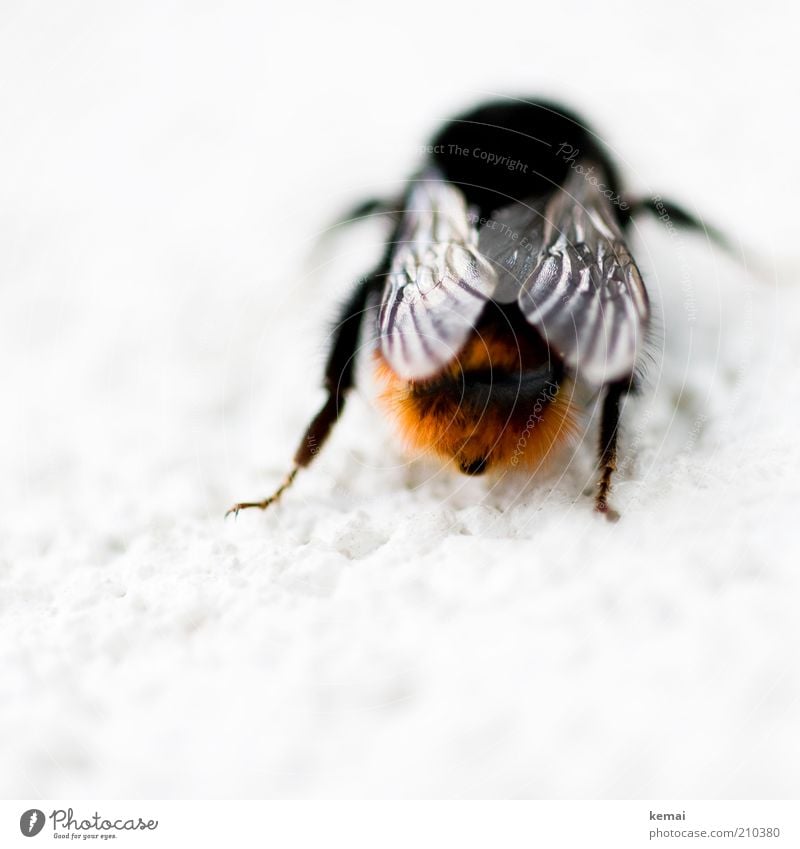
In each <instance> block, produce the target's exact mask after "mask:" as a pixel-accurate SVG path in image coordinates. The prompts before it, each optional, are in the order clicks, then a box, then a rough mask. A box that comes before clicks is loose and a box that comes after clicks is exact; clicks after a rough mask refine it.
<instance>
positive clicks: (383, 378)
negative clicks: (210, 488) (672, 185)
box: [228, 100, 705, 518]
mask: <svg viewBox="0 0 800 849" xmlns="http://www.w3.org/2000/svg"><path fill="white" fill-rule="evenodd" d="M425 151H426V158H425V162H424V163H423V164H422V167H421V168H420V169H419V170H418V171H417V172H416V173H415V174H414V176H413V177H412V178H411V179H410V180H409V181H408V183H407V186H406V189H405V192H404V194H403V196H402V198H400V199H399V200H395V201H394V202H391V201H389V202H387V201H380V200H375V201H369V202H367V203H365V204H363V205H362V206H360V207H359V208H358V209H357V210H354V211H353V214H352V215H351V219H352V218H358V217H359V216H362V215H366V214H367V213H372V212H375V211H377V212H379V213H381V214H384V215H386V216H387V217H388V218H389V220H390V221H391V226H392V233H391V236H390V238H389V240H388V242H387V247H386V249H385V252H384V255H383V257H382V259H381V261H380V263H379V264H378V266H377V267H376V268H375V269H374V270H373V271H372V272H371V273H369V274H367V275H366V276H365V277H364V278H363V279H361V280H360V281H359V283H358V284H357V286H356V287H355V288H354V290H353V292H352V294H351V296H350V298H349V300H348V301H347V303H346V304H345V305H344V308H343V310H342V312H341V315H340V316H339V320H338V322H337V323H336V330H335V333H334V336H333V342H332V346H331V350H330V353H329V356H328V360H327V364H326V368H325V377H324V386H325V389H326V391H327V400H326V401H325V403H324V405H323V407H322V409H320V411H319V412H318V413H317V415H316V416H315V417H314V419H313V421H312V422H311V424H310V425H309V426H308V428H307V430H306V432H305V434H304V435H303V438H302V440H301V441H300V445H299V447H298V449H297V452H296V454H295V457H294V465H293V467H292V470H291V471H290V472H289V474H288V476H287V477H286V479H285V480H284V482H283V483H282V484H281V486H280V487H279V488H278V489H277V490H276V492H275V493H274V494H272V495H271V496H269V497H268V498H265V499H264V500H262V501H253V502H242V503H239V504H236V505H235V506H234V507H232V508H231V510H229V511H228V512H229V513H231V512H233V513H237V514H238V512H239V511H240V510H242V509H245V508H249V507H258V508H261V509H265V508H267V507H269V506H270V505H271V504H273V503H274V502H275V501H276V500H277V499H278V498H279V497H280V496H281V494H282V493H283V492H284V491H285V490H286V489H287V487H289V486H290V485H291V483H292V481H293V480H294V479H295V476H296V475H297V473H298V471H299V470H300V469H302V468H304V467H306V466H308V465H309V463H311V461H312V460H313V458H314V457H315V456H316V455H317V453H318V452H319V450H320V449H321V448H322V446H323V444H324V443H325V440H326V438H327V436H328V435H329V433H330V431H331V429H332V427H333V426H334V424H335V423H336V421H337V420H338V418H339V416H340V415H341V413H342V410H343V409H344V406H345V401H346V398H347V395H348V393H349V392H350V390H351V388H352V387H353V385H354V381H355V358H356V353H357V351H358V350H359V349H361V348H362V347H364V339H367V340H368V343H369V344H368V348H369V349H371V352H372V353H371V357H372V368H373V371H374V375H375V377H376V379H377V381H378V385H379V386H380V387H381V389H380V400H381V403H382V405H383V407H384V409H385V410H386V411H387V412H388V413H390V414H391V415H393V416H394V417H395V418H396V420H397V423H398V426H399V429H400V431H401V433H402V435H403V437H404V438H405V440H406V442H407V443H408V444H409V445H410V446H411V447H413V448H415V449H421V450H423V451H428V452H431V453H433V454H436V455H438V456H440V457H444V458H446V459H447V460H449V461H452V462H453V463H454V465H455V467H456V468H457V469H459V470H460V471H461V472H463V473H464V474H467V475H480V474H483V473H485V472H487V471H488V470H505V469H512V468H514V467H519V466H522V467H527V468H528V469H532V470H535V469H537V468H539V467H540V466H541V464H542V463H543V462H544V461H545V460H546V459H547V458H548V457H550V456H552V455H555V453H556V452H557V450H558V449H559V448H560V447H561V446H562V445H563V444H565V443H567V442H568V441H569V440H570V438H571V437H573V436H574V435H575V433H576V429H577V427H578V423H579V421H580V419H581V417H582V414H583V413H584V411H585V410H586V408H587V404H588V403H590V402H594V403H598V404H599V405H600V408H601V409H600V416H599V434H598V467H599V471H598V480H597V490H596V494H595V499H594V504H595V507H596V509H597V510H598V511H599V512H601V513H604V514H606V515H607V516H609V517H612V518H613V517H615V516H616V514H615V512H614V511H613V510H612V509H611V508H610V505H609V495H610V491H611V482H612V477H613V473H614V470H615V468H616V465H617V442H618V433H619V424H620V414H621V408H622V402H623V399H624V398H625V396H626V395H627V394H628V393H630V392H633V391H635V390H636V388H637V384H638V377H637V375H638V370H637V366H638V364H639V363H640V360H641V356H642V352H643V349H644V347H645V345H646V341H647V337H648V331H649V328H650V323H651V309H650V304H649V299H648V294H647V289H646V287H645V284H644V281H643V280H642V276H641V274H640V273H639V270H638V268H637V266H636V263H635V261H634V259H633V257H632V255H631V253H630V250H629V247H628V244H627V241H626V234H627V232H628V230H629V227H630V223H631V221H632V218H633V216H634V215H636V214H638V213H639V212H642V211H650V212H652V213H655V214H658V215H663V210H667V212H668V214H669V216H670V218H671V220H672V221H673V222H675V223H677V224H682V225H685V226H689V227H694V228H702V229H705V228H703V225H701V224H700V223H699V222H698V221H697V220H696V219H694V218H693V217H692V216H691V215H689V214H688V213H686V212H685V211H684V210H682V209H681V208H680V207H678V206H676V205H675V204H672V203H668V202H666V201H664V200H663V199H662V198H660V197H658V198H657V199H655V198H654V199H652V200H651V199H643V200H635V199H633V198H631V197H629V196H628V195H626V194H624V192H623V188H622V186H621V183H620V179H619V175H618V172H617V168H616V166H615V164H614V162H613V161H612V159H611V157H610V156H609V154H608V152H607V151H606V149H605V148H604V146H603V145H602V143H601V142H600V140H599V138H598V137H597V135H596V134H595V133H593V132H592V131H591V130H590V129H588V127H587V125H586V124H585V123H584V122H583V121H582V120H581V119H580V118H578V117H577V116H575V115H573V114H572V113H570V112H569V111H567V110H566V109H564V108H562V107H560V106H557V105H555V104H551V103H546V102H525V101H512V100H508V101H499V102H492V103H488V104H485V105H482V106H480V107H478V108H477V109H474V110H473V111H471V112H468V113H466V114H463V115H461V116H459V117H457V118H455V119H454V120H452V121H450V122H449V123H448V124H446V125H445V126H444V127H443V128H442V129H441V130H440V131H439V133H438V134H437V135H436V136H435V137H434V138H433V139H432V140H431V142H430V144H429V145H427V146H426V147H425ZM656 200H657V206H656Z"/></svg>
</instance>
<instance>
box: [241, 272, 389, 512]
mask: <svg viewBox="0 0 800 849" xmlns="http://www.w3.org/2000/svg"><path fill="white" fill-rule="evenodd" d="M382 282H383V274H378V273H376V274H373V275H370V276H369V277H366V278H364V279H363V280H362V281H361V282H360V283H359V285H358V287H357V288H356V290H355V291H354V292H353V294H352V295H351V296H350V299H349V300H348V302H347V303H346V304H345V305H344V307H343V308H342V310H341V312H340V314H339V320H338V322H337V323H336V325H335V327H334V331H333V346H332V348H331V352H330V354H329V355H328V362H327V364H326V366H325V383H324V385H325V389H326V390H327V392H328V397H327V399H326V401H325V403H324V404H323V406H322V409H321V410H320V411H319V412H318V413H317V415H316V416H314V418H313V420H312V422H311V424H310V425H309V426H308V428H307V429H306V432H305V434H304V435H303V438H302V440H301V441H300V445H299V446H298V448H297V451H296V453H295V455H294V465H293V467H292V470H291V471H290V472H289V474H288V475H287V476H286V478H285V479H284V481H283V483H282V484H281V485H280V486H279V487H278V489H277V490H276V491H275V492H274V493H273V494H272V495H270V496H269V497H268V498H264V499H263V500H262V501H242V502H240V503H238V504H234V506H233V507H231V509H230V510H228V512H227V513H226V514H225V515H226V516H227V515H229V514H230V513H234V514H238V513H239V511H240V510H244V509H247V508H248V507H258V508H259V509H260V510H266V508H267V507H269V506H270V504H273V503H274V502H275V501H277V500H278V499H279V498H280V496H281V495H282V494H283V492H284V491H285V490H286V489H288V488H289V487H290V486H291V484H292V481H294V479H295V477H296V475H297V472H298V471H299V470H300V469H302V468H303V467H305V466H307V465H308V464H309V463H310V462H311V461H312V460H313V459H314V457H316V455H317V454H318V453H319V451H320V449H321V448H322V446H323V444H324V443H325V440H326V439H327V438H328V435H329V434H330V432H331V430H332V428H333V426H334V424H336V421H337V420H338V418H339V416H340V415H341V413H342V410H343V409H344V403H345V400H346V397H347V390H349V389H350V388H351V387H352V385H353V370H354V366H355V355H356V348H357V346H358V339H359V334H360V331H361V324H362V321H363V319H364V315H365V310H366V307H367V298H368V297H369V293H370V292H371V291H372V290H373V288H374V287H376V286H377V285H378V284H379V283H382Z"/></svg>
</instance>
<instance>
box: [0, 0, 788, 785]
mask: <svg viewBox="0 0 800 849" xmlns="http://www.w3.org/2000/svg"><path fill="white" fill-rule="evenodd" d="M764 5H765V4H761V5H760V7H759V9H758V10H757V11H753V13H752V15H750V13H749V12H748V13H744V12H741V11H738V12H736V13H735V14H734V13H733V12H730V13H727V12H726V17H725V19H724V20H721V19H718V18H717V13H716V12H715V11H713V9H714V8H716V6H712V5H711V4H709V5H708V6H706V5H705V4H703V3H692V4H690V5H687V9H686V11H685V12H683V13H681V12H680V11H679V10H678V9H677V8H676V7H674V6H670V7H669V8H666V7H665V8H664V9H663V10H661V11H660V12H658V13H656V11H655V10H654V8H652V7H650V8H641V9H640V8H639V7H638V5H636V6H635V5H633V4H630V5H628V6H627V7H626V6H625V5H622V6H618V5H617V4H614V6H613V8H609V9H602V10H597V11H592V10H591V9H589V8H587V9H585V10H583V11H581V10H580V9H576V8H573V7H571V9H572V17H571V18H570V19H567V18H565V17H564V15H565V13H564V11H563V10H558V11H550V12H545V11H543V10H542V11H538V12H535V13H534V11H532V10H531V9H530V8H529V7H528V5H527V4H519V5H518V6H509V5H508V4H503V6H502V7H500V8H499V9H498V10H494V9H492V8H491V7H487V6H486V5H485V4H481V5H479V6H478V7H476V8H475V9H474V10H472V11H469V10H466V9H464V8H462V6H461V4H459V8H458V11H455V10H450V11H446V10H445V9H443V8H442V9H439V8H438V7H436V8H432V7H430V4H423V7H424V12H423V11H422V10H420V12H419V13H415V12H414V11H413V10H411V9H409V8H408V4H405V6H404V14H403V16H402V17H401V18H399V19H398V18H397V17H396V16H395V17H393V19H392V21H391V26H389V22H387V21H385V20H383V19H382V18H381V15H382V14H383V13H382V12H381V11H380V9H379V7H378V6H375V5H369V6H364V7H362V8H358V9H354V10H352V11H351V12H350V16H349V18H347V19H345V17H342V16H343V14H344V13H342V12H340V11H338V10H334V8H333V7H331V8H330V9H323V8H321V7H320V8H318V9H307V8H306V7H305V6H304V5H302V4H300V5H298V4H295V5H294V6H293V7H291V8H289V9H286V10H283V11H275V12H273V13H272V15H273V17H262V15H264V14H265V13H262V12H259V11H258V9H257V7H255V6H253V7H247V6H244V5H236V6H233V7H231V6H229V5H228V4H226V5H225V7H224V11H223V7H222V6H220V7H219V8H217V9H215V8H213V7H212V6H205V7H203V8H202V10H199V9H197V8H196V5H195V4H185V5H181V4H177V5H176V4H172V5H169V6H163V5H162V4H152V5H151V6H148V7H147V8H145V9H142V8H141V7H140V6H139V5H138V4H137V5H136V6H131V7H129V10H128V12H127V14H126V16H125V17H114V16H112V13H111V11H110V7H107V6H105V5H104V4H98V5H97V6H96V7H91V6H89V5H87V6H85V7H83V8H82V10H81V11H80V12H76V11H74V10H73V11H67V8H66V7H61V6H53V5H52V4H50V5H49V6H48V7H46V11H45V7H42V8H36V7H35V6H34V7H24V6H23V5H22V4H17V5H16V6H15V5H14V4H11V5H10V6H8V7H7V8H6V9H4V12H3V18H2V19H1V20H0V79H2V80H3V82H2V84H0V140H1V142H2V149H3V156H2V163H1V164H0V185H2V187H3V188H2V195H0V355H1V356H2V363H3V367H2V371H1V372H0V392H2V397H3V400H4V404H3V415H2V417H1V418H0V468H2V469H3V474H2V477H0V753H1V754H0V794H2V795H9V796H25V797H36V796H45V797H63V798H77V797H81V796H88V797H128V796H137V795H141V796H149V797H158V796H244V797H260V796H292V795H297V796H397V795H399V796H412V797H430V796H470V797H472V796H502V797H505V796H511V797H520V796H524V797H527V796H532V797H559V796H565V797H579V796H588V797H595V796H599V797H638V796H644V797H692V796H695V797H724V796H767V797H769V796H794V797H796V796H797V793H798V791H799V790H800V766H799V765H800V735H798V728H797V716H798V713H799V711H798V692H800V689H799V686H798V685H799V681H798V651H797V646H798V644H800V640H799V639H798V638H799V637H800V625H799V624H798V622H800V619H799V618H798V616H797V605H798V583H799V581H800V577H799V574H800V568H799V567H800V564H798V560H800V558H798V556H797V555H798V544H797V515H798V500H799V499H798V496H799V495H800V492H798V490H799V489H800V486H798V476H797V470H798V460H800V457H799V456H798V454H799V452H798V440H797V436H796V431H797V421H798V416H800V389H799V388H798V381H797V379H796V364H797V362H798V358H800V334H798V324H799V322H800V318H798V316H799V315H800V298H799V297H798V293H797V291H796V290H795V287H794V283H795V282H796V279H797V274H796V268H797V255H796V253H795V244H796V235H795V233H794V230H795V227H796V220H797V214H796V208H795V204H796V199H797V197H798V196H800V193H798V178H797V171H796V168H795V166H794V160H793V159H790V158H789V157H791V151H792V140H793V139H795V138H797V131H798V121H797V118H796V116H795V114H789V112H790V111H792V112H796V110H794V109H791V110H789V109H787V105H789V104H792V106H793V104H794V103H796V100H797V91H796V82H795V81H796V78H797V74H796V67H795V68H794V70H792V69H791V68H790V67H789V63H790V62H791V63H794V62H795V60H794V58H793V56H794V53H795V51H794V47H793V45H792V44H791V43H790V39H791V37H792V36H791V32H792V27H791V25H790V22H788V21H783V22H781V21H778V22H776V20H775V15H774V14H770V13H769V11H768V10H766V9H765V8H764ZM769 5H770V4H766V6H769ZM774 8H775V10H778V9H780V6H779V5H778V4H775V7H774ZM659 14H660V15H662V16H663V18H662V19H659V18H658V15H659ZM745 14H747V15H748V17H742V16H743V15H745ZM735 15H739V16H740V17H736V16H735ZM476 16H477V17H476ZM404 22H405V23H404ZM558 32H561V33H562V34H563V35H564V39H566V40H567V42H568V43H569V48H570V49H569V60H568V61H566V60H565V57H564V55H563V52H562V50H563V46H564V43H565V42H564V39H560V38H556V37H555V36H554V34H555V33H558ZM712 32H713V42H712V45H711V49H712V57H711V58H709V56H708V38H709V33H712ZM454 36H455V38H454ZM744 41H747V43H749V44H751V45H757V49H754V50H748V51H744V50H743V48H742V43H743V42H744ZM412 42H413V43H414V44H415V45H416V47H415V49H414V50H413V51H411V50H410V48H409V47H408V45H409V44H410V43H412ZM454 43H455V44H458V49H454V48H453V46H452V45H453V44H454ZM443 45H444V46H443ZM534 47H535V49H533V48H534ZM412 56H413V57H416V58H413V59H412ZM476 57H477V58H476ZM767 81H768V83H769V85H766V82H767ZM792 87H794V89H795V90H792ZM488 91H522V92H524V91H534V92H536V91H543V92H546V93H549V94H553V95H562V96H565V97H566V98H567V99H569V100H570V101H571V102H572V104H573V105H574V106H575V107H576V108H582V109H583V110H584V111H586V112H588V114H589V117H591V118H593V119H594V120H595V122H596V123H597V124H598V125H599V126H600V129H601V131H602V132H605V133H606V136H607V138H608V140H609V141H610V143H611V144H612V145H613V146H614V147H615V148H616V149H617V150H618V151H619V154H620V155H621V156H622V157H624V158H625V159H626V161H627V167H628V169H629V173H630V174H631V180H632V182H633V183H634V184H635V185H637V186H638V187H639V188H640V189H641V190H642V191H654V190H658V191H662V192H663V193H664V194H667V193H671V194H673V195H675V196H677V197H679V198H681V199H682V200H684V201H685V202H687V203H688V204H689V205H694V206H697V207H698V208H699V209H701V210H702V211H703V212H705V213H706V214H707V215H708V217H709V218H711V219H714V220H716V221H718V222H719V223H721V224H722V225H724V226H726V227H728V228H729V229H730V230H732V231H733V232H734V233H735V234H736V235H738V236H740V237H742V239H743V241H744V242H746V243H747V245H748V246H749V247H750V248H757V249H760V253H761V258H762V263H763V265H764V266H765V268H766V274H765V277H764V279H761V280H757V281H756V280H752V279H749V278H747V276H746V275H744V274H743V273H742V272H741V271H739V270H737V269H736V268H735V267H734V266H733V265H732V264H731V263H730V262H729V261H727V260H725V259H724V258H721V257H719V256H718V255H716V254H714V253H713V252H712V251H710V250H708V248H707V247H706V246H704V245H703V243H702V242H701V241H698V240H693V239H691V238H689V237H681V238H680V239H673V238H671V237H670V236H669V235H668V234H666V233H665V232H664V231H663V230H661V229H659V227H658V226H656V225H655V224H654V223H649V224H647V225H643V227H642V233H641V235H640V238H639V241H638V249H637V255H638V256H639V257H640V259H641V264H642V267H643V270H644V271H645V273H646V274H647V279H648V282H649V285H650V287H651V289H652V291H653V295H654V299H655V300H656V301H657V302H658V303H659V304H660V305H661V307H660V312H661V316H662V325H663V327H664V338H665V346H664V347H665V351H664V352H663V353H662V352H661V351H660V347H659V346H656V347H655V351H654V353H655V357H656V361H657V363H659V365H654V366H653V367H651V369H650V378H651V388H650V390H649V392H648V394H647V395H645V396H644V397H643V398H641V399H639V400H638V401H636V402H635V403H634V404H632V405H631V410H630V412H631V413H636V414H635V415H631V416H629V418H628V424H627V429H626V440H625V452H626V453H625V456H626V457H627V458H628V459H627V460H626V461H625V467H624V469H623V473H622V474H621V475H620V480H619V485H618V487H617V491H616V499H617V503H618V505H619V506H620V507H621V508H622V510H623V513H624V516H623V519H622V521H621V522H620V523H619V524H617V525H609V524H606V523H604V522H602V521H600V520H598V518H597V517H596V516H594V515H593V514H592V512H591V509H590V503H589V500H588V499H587V498H585V497H582V496H581V495H580V493H581V490H582V489H583V488H584V487H585V486H586V485H587V482H588V481H589V480H590V476H591V462H590V452H589V451H588V449H587V450H584V449H581V450H579V451H578V453H577V455H576V458H575V460H574V462H572V463H571V464H569V467H568V468H567V471H566V474H564V475H563V476H562V475H560V473H559V470H556V471H555V472H554V473H553V474H551V475H550V476H549V477H547V478H545V479H543V480H541V481H534V482H529V483H526V482H525V481H512V480H506V481H502V482H501V483H500V484H498V485H497V486H496V487H495V488H491V483H490V482H487V481H481V480H465V479H462V478H456V477H451V476H449V475H443V474H435V473H434V474H431V471H430V469H428V468H427V467H425V466H422V465H419V464H410V465H408V464H405V463H404V461H403V460H402V458H401V457H400V455H399V454H398V452H397V450H396V448H395V447H394V445H393V442H392V440H391V439H390V438H389V437H388V435H387V433H386V430H385V429H384V428H382V427H381V426H380V425H379V424H378V420H377V419H376V417H375V416H374V414H373V413H372V411H371V410H369V409H368V407H367V405H365V404H364V403H363V402H361V401H360V400H359V399H354V401H353V403H352V405H351V406H350V408H349V409H348V411H347V415H346V416H345V418H344V420H343V421H342V423H341V426H340V428H339V430H338V431H337V433H336V435H335V436H334V438H333V439H332V441H331V443H330V445H329V446H328V448H327V449H326V451H325V452H324V453H323V455H322V456H321V457H320V458H319V461H318V464H317V466H316V467H315V468H313V469H312V470H310V471H309V472H307V473H305V474H304V475H302V476H301V477H300V478H299V479H298V481H297V484H296V487H295V489H294V490H293V491H292V492H291V493H290V494H289V495H288V496H287V498H286V500H285V503H284V504H283V505H282V506H281V508H280V509H278V510H275V511H273V512H272V513H270V514H267V515H260V514H259V515H244V514H243V515H242V516H241V517H240V518H239V520H238V521H236V522H232V521H228V522H227V523H226V522H223V521H222V513H223V511H224V509H225V508H226V507H227V506H228V504H229V503H230V502H231V501H232V500H234V499H236V498H243V497H252V496H260V495H262V494H265V493H266V492H268V491H269V490H270V488H271V487H272V486H273V485H274V484H275V482H276V481H278V480H279V478H280V476H281V475H282V473H283V472H284V471H285V468H286V462H287V460H288V458H289V457H290V456H291V453H292V451H293V449H294V443H295V441H296V440H297V438H298V436H299V434H300V432H301V431H302V428H303V426H304V424H305V423H306V420H307V418H308V416H309V415H310V414H311V413H312V412H313V411H314V408H315V405H316V404H317V403H318V402H319V400H320V395H319V391H318V390H317V389H316V388H315V387H316V386H317V385H318V373H319V368H320V363H321V352H322V350H323V348H322V347H321V344H320V343H321V342H322V338H323V337H324V331H322V330H321V328H324V326H325V321H326V319H327V317H328V316H329V315H330V312H331V309H332V306H333V304H334V303H335V302H336V299H337V298H338V297H340V296H341V293H342V291H344V289H346V285H347V281H348V280H349V279H351V278H352V276H353V274H355V273H356V272H357V271H358V270H360V269H361V268H363V263H364V261H367V260H365V257H368V256H369V255H370V252H371V251H372V252H374V249H375V239H376V234H375V233H373V232H372V231H370V230H368V229H363V230H361V231H359V232H358V233H354V234H352V235H351V237H350V238H348V239H347V240H346V241H342V242H339V243H338V247H339V248H340V252H339V254H338V258H337V259H335V260H333V259H331V256H333V254H331V255H329V256H325V257H324V258H322V259H320V258H319V256H317V259H315V260H312V264H313V262H315V261H317V260H319V261H320V262H323V261H324V262H325V263H328V262H329V264H327V265H326V266H325V268H324V269H322V270H321V271H320V272H319V273H316V274H314V275H311V274H309V267H308V263H306V265H305V266H304V265H303V264H302V263H303V258H304V257H308V256H309V249H310V245H311V243H312V239H313V237H314V236H315V234H316V233H318V232H319V231H320V229H321V228H323V227H324V226H325V222H326V221H327V220H329V218H330V216H331V214H332V213H333V212H334V211H335V210H336V209H338V208H339V207H340V206H341V205H342V204H344V203H346V202H348V201H350V200H352V199H354V198H356V197H357V196H359V195H360V194H361V193H363V192H365V191H370V190H391V189H393V188H395V187H396V185H397V184H398V181H399V180H400V179H401V178H402V176H403V174H404V173H406V172H407V171H408V169H409V168H410V167H412V165H413V164H414V162H415V159H416V156H417V154H418V146H419V145H420V144H421V143H422V142H423V141H424V139H425V135H426V134H427V133H428V132H429V131H430V130H431V129H432V128H433V127H435V126H436V125H437V123H438V122H439V120H441V119H443V118H444V117H446V116H447V114H449V113H450V112H452V110H453V109H454V108H460V107H461V106H463V105H465V104H467V103H470V102H471V101H473V100H475V99H478V98H479V97H480V96H482V93H485V92H488ZM316 116H319V117H318V118H317V117H316ZM784 157H787V161H783V160H784ZM768 163H769V164H768ZM687 275H688V276H687ZM690 313H693V314H694V315H695V320H694V322H693V323H691V324H690V323H689V322H688V321H687V317H688V316H689V315H690ZM633 407H636V410H635V411H634V410H633Z"/></svg>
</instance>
